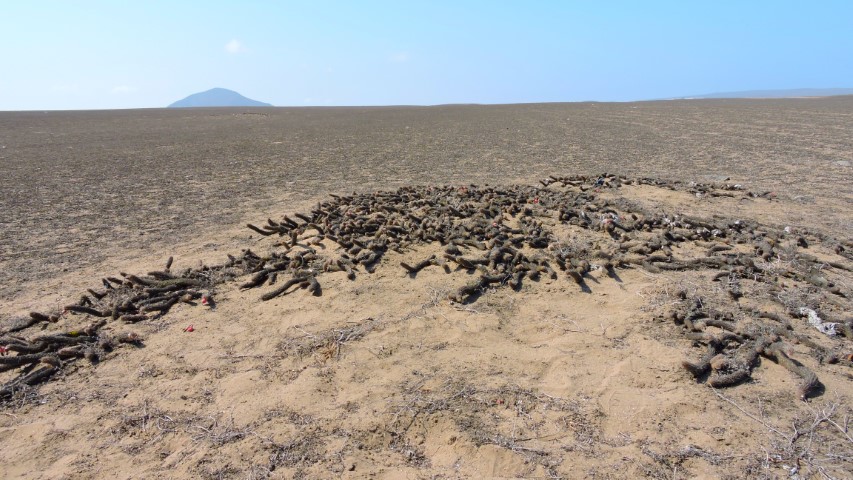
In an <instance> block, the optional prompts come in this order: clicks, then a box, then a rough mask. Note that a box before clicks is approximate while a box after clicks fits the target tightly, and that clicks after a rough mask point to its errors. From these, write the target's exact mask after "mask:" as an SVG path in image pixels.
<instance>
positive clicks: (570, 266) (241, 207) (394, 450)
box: [0, 99, 853, 478]
mask: <svg viewBox="0 0 853 480" xmlns="http://www.w3.org/2000/svg"><path fill="white" fill-rule="evenodd" d="M849 105H850V100H849V99H836V100H830V99H824V100H803V101H765V102H753V101H737V102H728V101H719V102H662V103H650V104H636V105H624V106H620V105H562V106H561V105H544V106H508V107H505V106H495V107H440V108H437V109H393V108H389V109H364V110H361V109H337V110H330V111H319V110H306V111H302V112H299V114H298V115H294V116H293V117H291V116H290V115H291V114H292V113H294V111H288V110H271V111H270V114H269V115H267V116H264V117H257V118H256V116H233V115H232V113H233V112H229V111H219V110H209V111H203V112H165V113H162V114H160V113H156V112H132V113H127V114H125V113H114V114H112V115H114V116H115V117H114V118H112V120H111V121H112V122H114V124H115V127H114V129H115V131H116V132H118V134H117V139H116V140H107V139H102V140H101V141H102V142H104V143H103V145H104V149H103V151H99V150H96V149H93V147H91V146H87V145H90V144H91V141H92V139H93V137H92V136H93V135H94V133H93V132H94V130H92V127H91V126H92V125H98V124H99V122H102V121H103V120H102V118H101V117H100V116H99V115H102V114H97V113H85V114H84V113H76V114H70V113H69V114H56V115H57V116H56V117H53V118H48V119H47V120H44V119H37V118H34V117H33V118H31V117H29V116H28V115H29V114H16V115H22V116H21V117H20V118H16V123H15V124H14V128H13V129H11V130H10V131H13V130H14V131H16V132H18V133H19V134H20V135H19V136H18V137H16V139H14V140H12V141H7V140H3V141H4V142H5V143H7V144H8V145H9V147H10V148H7V149H5V150H3V153H2V154H0V155H4V156H5V157H4V158H3V161H9V160H11V162H10V163H9V176H7V177H5V178H4V179H2V180H0V182H6V183H3V184H2V185H0V186H2V187H3V196H2V198H0V201H2V204H0V207H3V208H4V209H5V211H8V212H11V214H10V216H9V217H8V220H7V219H3V221H4V222H6V223H5V224H4V227H7V226H8V227H9V228H5V229H4V230H3V233H2V235H3V240H4V242H2V243H3V246H4V247H3V248H5V249H6V250H4V251H2V252H0V253H2V257H0V266H2V267H3V272H5V273H3V274H2V275H6V276H7V278H8V279H10V281H6V278H3V277H0V278H2V285H0V295H2V298H3V299H4V303H3V304H2V305H0V317H2V318H0V320H2V323H1V324H2V327H0V332H2V335H0V345H2V346H3V348H4V349H5V352H4V353H5V355H4V356H2V357H0V380H2V382H3V387H2V388H3V390H2V391H0V396H2V397H3V405H2V410H0V413H2V415H0V429H4V431H6V432H7V433H8V434H7V435H6V436H5V437H3V439H2V440H0V448H2V452H3V453H2V454H0V457H2V459H3V463H4V465H6V466H7V467H8V470H7V473H8V475H10V476H13V477H14V476H18V477H27V476H31V474H32V472H35V471H40V472H43V476H45V477H46V478H63V477H75V478H76V477H83V478H88V477H100V476H107V475H108V476H113V477H124V478H127V477H130V476H158V475H163V474H164V473H165V472H169V474H170V475H173V476H175V477H176V478H327V477H353V478H357V477H365V476H374V477H385V478H397V477H399V476H410V477H431V478H472V477H478V478H484V477H524V478H577V477H589V478H624V477H625V476H644V477H649V478H692V477H695V476H703V475H704V476H710V477H721V478H741V477H743V476H744V475H745V476H748V477H751V478H782V477H790V476H794V475H797V476H799V477H800V478H844V477H845V475H846V472H847V471H849V469H850V465H851V461H853V440H851V436H853V434H851V430H850V417H851V414H853V412H851V403H850V398H851V394H853V390H851V388H850V379H851V378H853V375H851V370H850V368H851V365H853V363H851V361H853V358H851V345H852V344H851V338H850V337H851V335H850V333H851V329H853V325H851V321H853V318H850V316H849V315H850V311H851V300H850V299H851V298H853V297H851V295H853V290H851V285H853V281H851V274H850V272H851V270H853V257H851V254H850V252H851V251H853V245H851V243H850V241H851V239H850V238H849V227H850V226H851V221H853V218H851V216H850V214H849V213H847V210H844V209H841V208H839V207H840V206H844V205H847V206H849V202H850V201H851V198H850V192H851V185H850V181H849V180H848V178H850V176H849V175H844V174H843V173H844V172H848V170H849V166H846V167H845V166H844V165H843V164H841V163H837V161H836V160H837V159H838V158H848V157H849V152H850V151H851V148H849V147H851V145H847V144H845V142H846V141H847V140H845V139H846V138H853V135H850V136H845V137H844V138H845V139H842V138H840V137H838V136H837V135H830V134H827V133H824V131H823V130H821V128H822V126H826V125H831V126H832V127H833V128H834V129H835V130H838V131H846V130H850V127H851V125H849V123H846V122H848V120H847V117H846V116H845V115H846V112H847V110H849ZM791 112H796V113H797V115H793V116H792V115H786V116H785V117H784V118H785V120H784V121H783V120H779V118H782V113H786V114H787V113H791ZM103 115H107V114H103ZM158 115H160V116H158ZM180 116H187V118H182V117H181V118H178V117H180ZM297 118H298V120H297ZM66 119H74V120H75V121H74V122H73V123H63V122H65V121H66ZM356 119H357V120H356ZM652 119H654V120H652ZM2 121H6V122H8V121H9V120H8V119H7V118H5V117H2V118H0V122H2ZM768 121H770V122H776V123H775V125H776V132H777V133H775V134H774V133H769V131H768V130H767V129H766V128H765V126H764V125H766V123H767V122H768ZM39 122H46V123H44V125H46V127H45V128H46V131H48V132H53V133H55V134H56V135H55V136H50V137H43V136H39V135H37V134H36V133H34V132H35V131H40V130H35V129H34V126H35V125H38V124H39ZM50 122H54V123H50ZM87 122H89V123H87ZM134 122H135V123H136V125H137V127H135V129H134V130H131V129H129V128H128V127H127V125H130V124H131V123H134ZM246 122H251V123H246ZM140 125H141V126H142V127H141V128H140V127H139V126H140ZM174 125H184V126H186V131H181V130H179V129H175V128H173V126H174ZM401 125H405V126H410V127H411V128H408V129H402V127H401ZM27 128H29V129H30V130H32V131H30V130H27ZM122 128H127V129H126V130H121V129H122ZM708 132H713V133H716V134H718V137H717V136H710V134H709V133H708ZM60 134H61V135H60ZM235 135H236V136H235ZM240 135H244V136H245V138H243V137H240V138H238V137H239V136H240ZM317 135H322V136H323V138H322V140H319V138H320V137H318V136H317ZM778 135H782V136H784V138H785V141H786V142H787V150H786V151H785V152H779V151H778V150H777V149H776V148H775V147H773V145H775V144H776V143H777V142H776V140H777V139H778V138H782V137H778V138H777V136H778ZM143 137H144V138H145V139H144V140H141V139H142V138H143ZM206 137H209V138H208V139H207V140H206V141H205V143H204V144H203V145H202V144H199V143H194V142H199V141H200V140H199V139H204V138H206ZM677 137H679V138H680V139H679V140H678V141H675V140H674V139H675V138H677ZM63 138H66V139H69V140H71V141H72V143H73V142H77V143H74V146H77V147H79V148H78V149H75V150H82V151H83V152H82V153H81V152H80V151H74V152H65V151H64V150H63V155H60V156H58V157H56V158H57V159H59V160H61V161H59V160H56V159H51V158H48V156H46V154H45V153H44V152H50V151H52V152H59V150H57V149H58V148H59V147H60V143H58V142H60V141H61V139H63ZM250 138H251V139H253V140H252V141H249V140H248V139H250ZM306 138H309V140H306ZM310 138H314V140H310ZM466 138H467V139H468V140H465V139H466ZM45 139H49V141H45ZM152 139H153V140H152ZM152 141H153V142H154V143H156V144H157V145H154V144H152V143H151V142H152ZM28 142H29V143H28ZM161 144H162V145H161ZM281 145H286V146H287V148H286V149H285V148H284V147H282V146H281ZM161 147H162V148H161ZM51 149H53V150H51ZM68 150H72V149H68ZM37 152H41V153H37ZM117 152H125V153H117ZM66 153H67V155H66ZM39 155H42V156H41V157H39ZM110 155H117V156H119V157H121V156H122V155H124V157H123V158H125V159H135V162H134V161H130V162H129V163H127V162H126V168H127V171H126V173H125V175H124V176H121V177H119V176H115V177H109V178H107V177H104V176H103V175H108V172H109V171H110V170H109V169H105V168H104V167H103V163H104V162H107V161H110V160H108V157H110ZM232 155H233V156H234V157H235V158H237V160H233V159H229V160H224V158H225V157H230V156H232ZM786 155H787V156H788V157H786ZM791 155H793V156H795V157H796V159H794V157H792V156H791ZM845 155H846V156H847V157H845ZM789 157H790V158H789ZM638 159H643V162H638ZM57 162H58V163H57ZM158 162H159V163H158ZM164 162H172V163H169V164H170V165H173V167H174V168H173V170H174V172H175V173H174V174H168V175H165V178H164V175H163V172H164V171H165V170H167V169H164V168H162V167H161V168H152V165H160V166H162V165H164V164H165V163H164ZM578 162H580V163H578ZM283 163H286V164H287V168H282V167H281V165H282V164H283ZM44 165H52V167H53V169H52V170H51V171H52V175H53V176H51V175H45V174H44V173H39V174H36V173H35V172H36V170H34V169H37V168H42V166H44ZM848 165H849V164H848ZM818 166H819V167H820V168H817V167H818ZM771 167H772V168H771ZM64 169H72V170H73V171H74V172H76V173H75V175H79V178H80V179H81V180H82V181H81V182H80V183H79V184H77V183H75V182H74V181H71V182H69V181H65V180H63V178H64V177H63V175H65V174H64V173H63V172H64V171H65V170H64ZM170 171H171V170H170ZM602 171H608V172H613V171H618V172H620V173H621V174H620V175H615V174H612V173H610V174H603V175H601V174H599V172H602ZM721 172H722V174H721ZM783 172H784V173H783ZM593 173H594V175H590V174H593ZM848 173H849V172H848ZM157 175H159V176H157ZM551 175H554V176H551ZM66 176H67V175H66ZM54 177H55V178H54ZM727 177H731V179H729V180H724V179H725V178H727ZM75 178H77V177H75ZM791 178H795V179H797V180H798V181H797V182H791V181H790V179H791ZM36 179H37V181H38V183H39V185H40V186H39V188H30V189H29V190H28V191H29V192H30V193H29V195H28V196H25V195H22V192H23V190H21V187H20V186H21V185H26V182H27V181H33V180H36ZM830 179H831V182H829V180H830ZM346 181H349V182H353V183H349V184H348V183H346ZM9 182H17V183H9ZM93 182H97V183H99V185H101V186H102V188H101V189H100V190H98V191H90V190H85V191H84V190H83V189H82V188H83V187H82V186H83V185H90V184H93ZM130 185H135V186H138V185H141V186H143V187H141V188H130ZM246 185H252V188H251V189H247V188H246ZM7 187H9V188H7ZM48 189H50V190H48ZM249 190H251V191H249ZM351 190H356V191H355V192H352V193H350V191H351ZM47 191H50V192H51V195H52V196H53V197H56V198H62V199H63V202H64V203H62V204H59V203H52V202H51V201H49V196H48V195H47V194H46V192H47ZM327 194H334V195H332V196H331V198H330V197H329V196H328V195H327ZM45 202H47V203H45ZM150 206H156V208H155V209H151V208H149V207H150ZM115 208H118V209H119V210H118V211H120V212H121V214H119V215H116V214H111V213H107V212H109V211H112V210H111V209H115ZM69 209H74V211H76V212H80V214H79V215H69V211H70V210H69ZM87 211H89V212H91V213H90V214H86V213H84V212H87ZM86 215H89V216H86ZM34 222H35V223H34ZM247 222H249V223H251V227H250V228H244V229H242V230H237V229H238V228H241V227H240V225H241V224H242V225H245V224H246V223H247ZM34 225H41V228H35V227H34ZM110 229H113V230H110ZM217 229H218V230H219V231H217ZM57 231H62V232H63V233H64V234H63V235H56V234H55V232H57ZM156 232H161V233H160V234H157V233H156ZM139 233H144V235H139ZM152 233H153V234H154V235H152ZM158 235H159V238H157V237H158ZM96 237H97V238H96ZM61 242H66V243H67V245H70V247H69V246H63V245H64V244H62V243H61ZM154 247H156V248H157V250H156V251H157V254H156V258H148V257H146V255H145V254H142V253H140V252H141V251H140V250H138V249H140V248H149V249H150V248H154ZM169 255H173V257H170V258H169V260H168V261H167V262H166V263H165V268H164V267H163V260H162V259H163V258H165V257H167V256H169ZM57 260H60V261H64V262H66V263H64V264H63V263H55V262H56V261H57ZM51 262H54V264H51ZM173 263H174V264H173ZM62 268H66V269H68V270H69V271H68V272H62V271H61V269H62ZM116 272H125V273H122V274H117V273H116ZM127 272H130V273H127ZM104 275H110V276H104ZM11 280H14V281H11ZM50 290H54V292H53V293H48V292H49V291H50ZM81 292H85V293H83V295H84V296H83V297H82V298H80V294H81ZM273 293H274V294H273ZM78 298H79V300H77V301H76V302H75V301H74V300H73V299H78ZM69 299H71V300H70V301H69ZM29 312H33V313H32V314H30V313H29ZM816 319H817V320H816ZM821 322H822V323H821ZM821 324H822V325H823V327H821V328H822V330H819V329H818V326H820V325H821ZM827 332H833V333H835V335H828V334H827ZM25 438H26V439H29V440H24V439H25ZM92 451H97V452H98V454H97V459H95V457H94V456H92V455H91V453H90V452H92Z"/></svg>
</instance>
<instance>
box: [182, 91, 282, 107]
mask: <svg viewBox="0 0 853 480" xmlns="http://www.w3.org/2000/svg"><path fill="white" fill-rule="evenodd" d="M190 107H272V105H270V104H269V103H264V102H259V101H257V100H252V99H251V98H246V97H244V96H242V95H240V94H239V93H237V92H235V91H233V90H228V89H227V88H211V89H210V90H208V91H206V92H200V93H194V94H192V95H190V96H189V97H187V98H184V99H183V100H178V101H177V102H175V103H173V104H171V105H169V108H190Z"/></svg>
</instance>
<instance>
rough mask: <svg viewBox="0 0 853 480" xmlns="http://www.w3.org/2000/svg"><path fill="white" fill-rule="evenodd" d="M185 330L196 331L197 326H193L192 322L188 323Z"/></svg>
mask: <svg viewBox="0 0 853 480" xmlns="http://www.w3.org/2000/svg"><path fill="white" fill-rule="evenodd" d="M184 331H185V332H194V331H195V328H193V326H192V324H190V325H188V326H187V328H185V329H184Z"/></svg>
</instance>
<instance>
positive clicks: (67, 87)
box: [50, 84, 79, 93]
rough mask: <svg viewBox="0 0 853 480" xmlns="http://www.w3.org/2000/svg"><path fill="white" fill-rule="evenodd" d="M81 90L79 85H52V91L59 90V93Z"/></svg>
mask: <svg viewBox="0 0 853 480" xmlns="http://www.w3.org/2000/svg"><path fill="white" fill-rule="evenodd" d="M77 90H79V87H77V85H65V84H56V85H53V86H52V87H50V91H51V92H59V93H72V92H76V91H77Z"/></svg>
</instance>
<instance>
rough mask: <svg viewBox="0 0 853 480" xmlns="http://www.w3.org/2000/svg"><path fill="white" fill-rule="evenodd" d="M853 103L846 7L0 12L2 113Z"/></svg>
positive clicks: (409, 4) (644, 4)
mask: <svg viewBox="0 0 853 480" xmlns="http://www.w3.org/2000/svg"><path fill="white" fill-rule="evenodd" d="M213 87H224V88H230V89H232V90H236V91H238V92H240V93H242V94H243V95H245V96H247V97H250V98H253V99H256V100H261V101H265V102H269V103H272V104H274V105H279V106H289V105H296V106H300V105H389V104H419V105H429V104H442V103H518V102H559V101H583V100H599V101H627V100H641V99H653V98H666V97H677V96H686V95H692V94H702V93H711V92H720V91H739V90H758V89H785V88H807V87H814V88H829V87H853V2H850V1H812V2H804V1H796V2H795V1H785V0H779V1H747V0H742V1H706V2H700V1H658V2H654V1H639V0H638V1H609V2H608V1H595V2H593V1H583V2H581V1H568V0H565V1H526V2H523V1H513V2H510V1H505V2H501V1H467V2H466V1H462V0H459V1H359V2H357V1H346V2H345V1H339V2H332V1H325V2H324V1H304V2H285V1H279V2H274V1H269V2H260V1H255V2H252V1H242V2H237V1H234V2H217V1H198V2H196V1H183V2H180V1H174V2H166V1H150V0H149V1H143V0H134V1H118V0H114V1H86V0H63V1H59V0H57V1H45V0H2V1H0V110H43V109H101V108H139V107H162V106H165V105H167V104H169V103H171V102H173V101H176V100H178V99H181V98H183V97H185V96H187V95H189V94H191V93H195V92H199V91H202V90H207V89H209V88H213Z"/></svg>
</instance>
